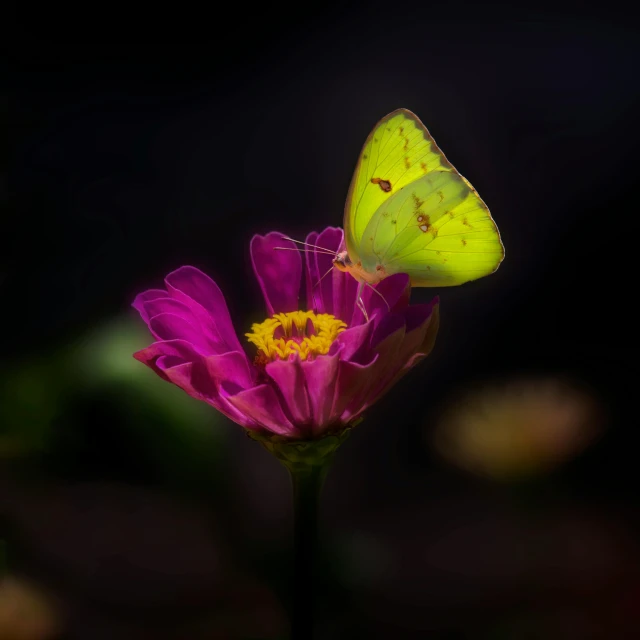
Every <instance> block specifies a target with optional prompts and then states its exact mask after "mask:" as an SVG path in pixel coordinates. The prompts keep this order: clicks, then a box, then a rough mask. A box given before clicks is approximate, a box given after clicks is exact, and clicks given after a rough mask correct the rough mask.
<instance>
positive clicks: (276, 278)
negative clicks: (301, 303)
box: [250, 231, 302, 315]
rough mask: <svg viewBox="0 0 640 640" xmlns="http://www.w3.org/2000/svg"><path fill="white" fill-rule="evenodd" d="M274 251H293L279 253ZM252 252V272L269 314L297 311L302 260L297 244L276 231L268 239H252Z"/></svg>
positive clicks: (265, 237)
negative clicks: (282, 249)
mask: <svg viewBox="0 0 640 640" xmlns="http://www.w3.org/2000/svg"><path fill="white" fill-rule="evenodd" d="M274 247H285V248H287V249H292V250H291V251H289V250H287V251H278V250H276V249H275V248H274ZM250 251H251V261H252V263H253V270H254V272H255V274H256V278H257V279H258V282H259V283H260V287H261V289H262V293H263V295H264V299H265V302H266V304H267V313H268V314H269V315H273V314H274V313H286V312H288V311H297V310H298V297H299V295H300V283H301V277H302V259H301V257H300V252H299V251H298V250H297V247H296V246H295V244H294V243H293V242H291V241H289V240H284V239H283V236H282V234H281V233H278V232H276V231H273V232H271V233H268V234H267V235H266V236H259V235H255V236H253V238H252V239H251V248H250Z"/></svg>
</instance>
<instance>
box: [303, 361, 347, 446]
mask: <svg viewBox="0 0 640 640" xmlns="http://www.w3.org/2000/svg"><path fill="white" fill-rule="evenodd" d="M339 362H340V355H339V354H335V355H332V356H329V355H325V356H318V357H317V358H315V360H311V361H309V360H304V361H303V362H301V367H302V371H303V372H304V377H305V386H306V390H307V393H308V395H309V403H310V409H311V418H312V420H311V421H312V424H313V434H312V435H318V434H319V433H320V432H321V431H322V430H323V428H324V427H326V426H328V425H330V424H331V421H332V418H333V417H334V416H333V415H332V411H333V398H334V396H335V388H336V383H337V379H338V364H339Z"/></svg>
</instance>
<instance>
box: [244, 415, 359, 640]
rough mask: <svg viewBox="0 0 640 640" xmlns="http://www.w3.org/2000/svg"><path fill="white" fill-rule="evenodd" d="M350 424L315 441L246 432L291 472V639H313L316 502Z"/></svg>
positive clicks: (316, 533) (316, 536)
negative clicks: (292, 515)
mask: <svg viewBox="0 0 640 640" xmlns="http://www.w3.org/2000/svg"><path fill="white" fill-rule="evenodd" d="M349 432H350V427H342V428H341V429H340V430H339V431H335V432H328V433H327V434H326V435H324V436H323V437H321V438H318V439H316V440H291V439H287V438H283V437H282V436H276V435H273V434H270V435H269V434H263V433H259V432H255V431H249V432H248V433H247V435H248V436H249V437H250V438H253V439H254V440H257V441H258V442H260V443H261V444H262V446H263V447H264V448H265V449H267V451H269V452H270V453H272V454H273V455H274V456H276V458H278V460H280V462H282V464H284V466H285V467H287V469H288V470H289V473H290V474H291V481H292V484H293V509H294V570H293V598H292V600H293V611H292V616H291V640H312V638H313V614H314V593H313V592H314V586H315V584H316V582H317V574H316V571H315V569H316V547H317V543H318V502H319V499H320V490H321V489H322V484H323V482H324V479H325V476H326V475H327V471H328V470H329V467H330V465H331V460H332V459H333V455H334V453H335V452H336V450H337V449H338V447H339V446H340V445H341V444H342V443H343V442H344V440H345V439H346V438H347V436H348V435H349Z"/></svg>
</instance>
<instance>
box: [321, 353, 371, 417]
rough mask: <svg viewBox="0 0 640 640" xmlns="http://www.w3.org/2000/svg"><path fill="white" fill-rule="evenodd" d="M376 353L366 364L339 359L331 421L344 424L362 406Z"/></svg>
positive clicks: (358, 411) (368, 387)
mask: <svg viewBox="0 0 640 640" xmlns="http://www.w3.org/2000/svg"><path fill="white" fill-rule="evenodd" d="M377 360H378V355H377V354H376V355H375V357H374V359H373V360H372V361H371V362H370V363H369V364H367V365H362V364H357V363H356V362H348V361H346V360H341V361H340V363H339V364H338V378H337V381H336V388H335V395H334V398H333V408H332V410H331V417H332V421H338V420H339V421H340V422H342V423H343V424H346V423H347V422H349V421H350V420H351V419H353V418H354V417H356V416H357V415H358V414H359V413H360V412H361V411H362V409H363V408H364V401H365V399H366V396H367V394H368V392H369V389H370V387H371V382H372V375H371V372H372V371H373V369H374V367H375V366H376V364H377Z"/></svg>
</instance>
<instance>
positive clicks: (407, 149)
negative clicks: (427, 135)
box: [403, 138, 409, 151]
mask: <svg viewBox="0 0 640 640" xmlns="http://www.w3.org/2000/svg"><path fill="white" fill-rule="evenodd" d="M403 148H404V150H405V151H409V138H405V139H404V147H403Z"/></svg>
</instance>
